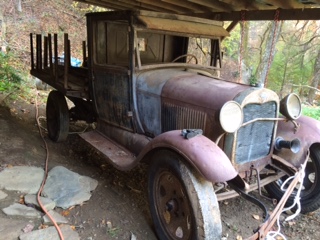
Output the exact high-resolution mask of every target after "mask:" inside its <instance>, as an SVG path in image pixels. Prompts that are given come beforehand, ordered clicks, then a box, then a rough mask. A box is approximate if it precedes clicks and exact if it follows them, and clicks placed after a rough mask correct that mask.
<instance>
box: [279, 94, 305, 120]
mask: <svg viewBox="0 0 320 240" xmlns="http://www.w3.org/2000/svg"><path fill="white" fill-rule="evenodd" d="M301 111H302V108H301V100H300V98H299V96H298V95H297V94H295V93H290V94H288V95H287V96H286V97H285V98H284V99H282V100H281V101H280V112H281V114H282V115H283V116H285V117H287V118H288V119H290V120H295V119H297V118H299V117H300V116H301Z"/></svg>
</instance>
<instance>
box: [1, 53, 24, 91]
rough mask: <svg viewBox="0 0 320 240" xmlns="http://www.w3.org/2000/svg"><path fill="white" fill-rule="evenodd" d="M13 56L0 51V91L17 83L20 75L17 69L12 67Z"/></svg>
mask: <svg viewBox="0 0 320 240" xmlns="http://www.w3.org/2000/svg"><path fill="white" fill-rule="evenodd" d="M12 60H13V56H12V55H11V54H10V53H8V54H5V53H3V52H0V91H7V90H10V89H12V88H13V87H15V86H17V85H19V84H20V83H21V82H22V77H21V75H20V73H19V71H18V70H17V69H15V68H13V67H12V64H11V63H12Z"/></svg>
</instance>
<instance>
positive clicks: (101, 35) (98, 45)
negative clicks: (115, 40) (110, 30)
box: [95, 21, 107, 64]
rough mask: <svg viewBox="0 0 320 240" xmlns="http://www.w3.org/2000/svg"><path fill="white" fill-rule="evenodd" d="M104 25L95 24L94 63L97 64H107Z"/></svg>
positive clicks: (100, 23)
mask: <svg viewBox="0 0 320 240" xmlns="http://www.w3.org/2000/svg"><path fill="white" fill-rule="evenodd" d="M106 37H107V36H106V23H105V22H102V21H100V22H97V25H96V29H95V61H96V63H97V64H106V63H107V43H106Z"/></svg>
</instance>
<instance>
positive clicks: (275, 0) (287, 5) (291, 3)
mask: <svg viewBox="0 0 320 240" xmlns="http://www.w3.org/2000/svg"><path fill="white" fill-rule="evenodd" d="M263 2H265V3H267V4H271V5H272V6H274V7H275V8H282V9H293V8H304V7H306V6H305V4H302V3H300V2H298V1H296V0H287V1H279V0H263Z"/></svg>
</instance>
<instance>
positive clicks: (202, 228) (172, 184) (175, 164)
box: [148, 151, 222, 240]
mask: <svg viewBox="0 0 320 240" xmlns="http://www.w3.org/2000/svg"><path fill="white" fill-rule="evenodd" d="M148 175H149V176H148V185H149V186H148V190H149V192H148V195H149V203H150V210H151V215H152V218H153V222H154V225H155V230H156V232H157V235H158V237H159V239H161V240H165V239H166V240H167V239H169V240H175V239H179V240H181V239H183V240H184V239H190V240H191V239H192V240H193V239H221V231H222V229H221V220H220V210H219V205H218V201H217V198H216V195H215V193H214V190H213V187H212V183H210V182H208V181H206V180H205V179H203V178H202V177H201V176H200V175H199V174H198V173H197V172H195V171H193V169H190V168H189V167H187V166H186V165H185V164H184V163H183V162H182V159H181V158H180V157H179V156H178V155H176V154H173V153H171V152H167V151H162V152H159V153H158V154H157V155H156V157H155V158H154V159H153V161H152V163H151V166H150V169H149V172H148Z"/></svg>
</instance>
